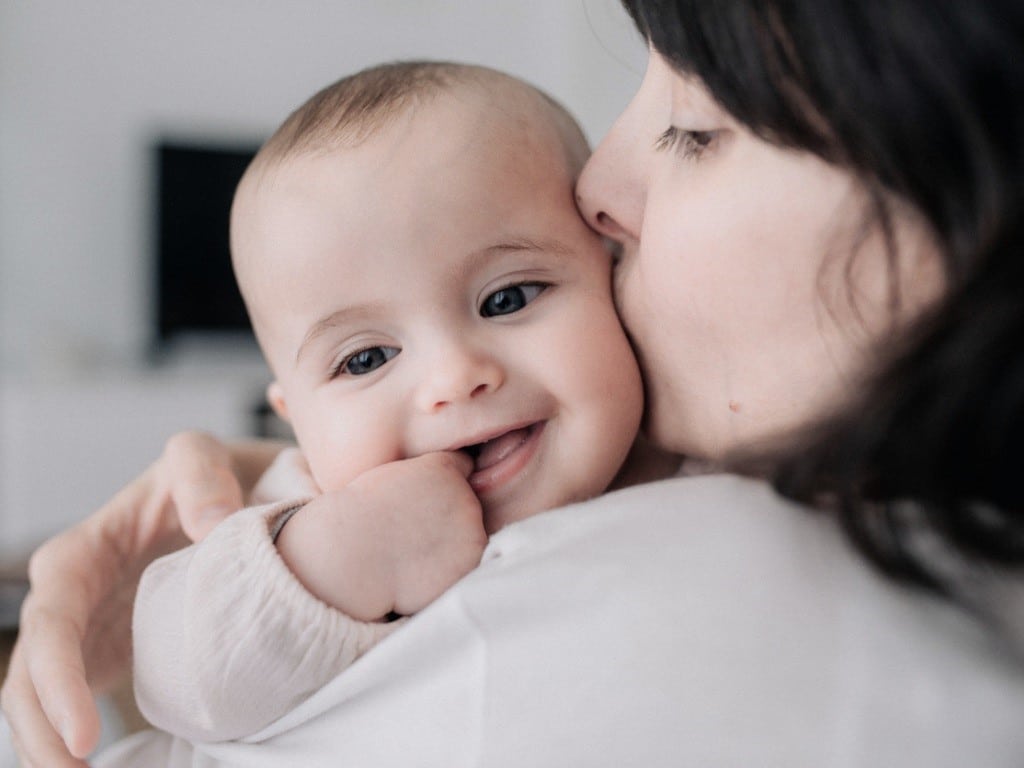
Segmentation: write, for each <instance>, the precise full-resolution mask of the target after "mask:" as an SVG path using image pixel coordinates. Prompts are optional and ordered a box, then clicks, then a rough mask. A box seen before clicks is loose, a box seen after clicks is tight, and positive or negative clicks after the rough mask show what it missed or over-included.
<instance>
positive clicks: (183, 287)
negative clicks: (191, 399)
mask: <svg viewBox="0 0 1024 768" xmlns="http://www.w3.org/2000/svg"><path fill="white" fill-rule="evenodd" d="M257 149H258V147H257V146H253V145H244V146H222V145H217V146H212V145H202V144H190V143H178V142H170V141H161V142H159V143H158V144H157V146H156V154H157V161H156V164H157V168H156V172H157V211H156V219H157V224H156V260H157V286H156V292H157V296H156V313H157V322H156V325H157V328H156V336H157V338H156V344H157V347H158V348H160V349H163V348H166V347H167V345H168V344H169V343H170V342H171V341H172V340H173V339H175V337H180V336H184V335H188V336H191V337H195V336H197V335H202V334H207V335H210V334H216V335H218V336H220V335H225V334H237V335H247V336H251V334H252V330H251V327H250V325H249V320H248V317H247V316H246V313H245V307H244V306H243V304H242V297H241V296H240V295H239V293H238V288H237V287H236V285H235V279H234V276H233V275H232V273H231V257H230V253H229V250H228V216H229V213H230V210H231V199H232V196H233V195H234V191H235V186H236V185H237V184H238V180H239V179H240V178H241V176H242V172H243V171H244V170H245V168H246V166H247V165H248V164H249V161H250V160H252V158H253V155H255V153H256V150H257Z"/></svg>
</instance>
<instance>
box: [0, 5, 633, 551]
mask: <svg viewBox="0 0 1024 768" xmlns="http://www.w3.org/2000/svg"><path fill="white" fill-rule="evenodd" d="M417 57H418V58H449V59H456V60H464V61H470V62H477V63H482V64H488V65H491V66H495V67H498V68H501V69H505V70H507V71H509V72H511V73H513V74H516V75H519V76H522V77H524V78H526V79H528V80H530V81H531V82H533V83H535V84H537V85H539V86H541V87H542V88H544V89H545V90H547V91H548V92H550V93H551V94H552V95H553V96H555V97H556V98H558V99H560V100H561V101H562V102H563V103H565V104H566V106H568V107H569V108H570V109H571V110H572V111H573V112H574V113H575V114H576V115H577V116H578V117H579V119H580V121H581V123H582V124H583V126H584V128H585V130H586V131H587V133H588V135H589V136H590V138H591V140H592V141H596V140H598V139H600V137H601V136H602V135H603V133H604V132H605V131H606V130H607V128H608V127H609V126H610V124H611V122H612V121H613V119H614V117H615V116H616V114H617V113H618V111H619V110H620V109H621V108H622V107H623V106H624V105H625V104H626V102H627V101H628V99H629V97H630V95H631V93H632V91H633V89H634V88H635V86H636V84H637V83H638V82H639V80H640V77H641V76H642V71H643V60H644V58H645V50H644V47H643V45H642V43H641V41H640V38H639V36H638V35H637V34H636V32H635V31H634V30H633V28H632V25H631V23H630V21H629V19H628V17H627V16H626V14H625V13H624V12H623V11H622V10H621V8H620V7H619V5H618V1H617V0H288V1H287V2H285V0H146V1H143V2H130V1H129V0H89V2H80V1H79V0H26V1H24V2H22V1H20V0H0V556H3V555H4V554H5V553H6V552H20V551H22V550H24V548H25V547H26V546H28V545H31V544H32V543H33V542H35V541H36V540H38V539H39V538H40V537H41V536H43V535H46V534H48V533H50V532H52V531H54V530H56V529H58V528H60V527H62V526H64V525H66V524H68V523H69V522H71V521H73V520H75V519H78V518H79V517H81V516H83V515H84V514H86V513H88V512H89V511H91V510H92V509H93V508H94V506H95V505H96V504H98V503H99V502H100V501H102V500H103V499H105V498H107V497H108V496H109V495H110V493H111V492H112V491H113V490H115V489H116V487H119V486H120V485H121V484H122V483H123V482H124V481H125V480H126V479H127V478H128V477H130V476H133V475H134V474H135V473H136V472H137V471H139V469H141V468H142V467H143V466H145V464H146V463H148V462H149V461H150V460H151V459H152V458H154V457H155V456H156V454H157V453H158V451H159V448H160V446H161V444H162V441H163V439H164V438H165V437H166V436H167V435H168V433H169V432H171V431H173V430H175V429H180V428H182V427H186V426H197V427H203V428H207V429H211V430H213V431H216V432H218V433H220V434H228V435H230V434H235V433H239V432H242V431H244V429H245V427H244V422H245V409H247V408H249V407H250V406H251V403H252V399H253V397H254V395H253V391H254V386H256V385H258V384H259V383H260V381H259V373H257V374H256V375H255V384H254V376H253V374H252V370H251V369H246V372H245V373H244V374H239V373H237V372H232V373H230V375H229V374H227V373H224V372H223V370H221V369H220V368H217V367H213V368H204V367H203V365H199V366H193V367H192V368H189V369H188V370H187V371H186V372H184V373H182V372H181V371H177V372H168V371H159V370H157V371H152V370H147V369H146V368H145V365H144V354H143V353H144V350H145V347H146V343H147V340H148V339H149V338H150V333H151V332H150V330H149V327H148V323H149V319H150V313H151V307H150V296H151V292H150V288H151V285H150V284H151V274H150V260H151V254H150V251H149V248H150V245H149V238H150V226H151V216H152V210H151V208H152V206H151V199H150V191H151V186H152V180H151V178H150V175H149V174H150V167H149V159H150V156H149V146H150V143H151V142H152V140H153V139H154V138H155V137H157V136H161V135H172V136H177V137H185V138H188V137H197V138H214V139H233V138H243V139H250V140H251V139H259V138H263V137H265V136H266V135H268V134H269V132H270V131H271V130H272V129H273V128H274V126H276V125H277V123H279V122H280V120H281V119H282V118H283V117H284V116H285V115H286V114H287V113H288V112H289V111H290V110H291V109H292V108H294V107H295V106H296V105H298V104H299V103H300V102H302V101H303V100H304V99H305V98H306V97H307V96H309V95H310V94H311V93H313V92H314V91H315V90H317V89H318V88H320V87H322V86H323V85H326V84H327V83H329V82H331V81H333V80H335V79H337V78H338V77H340V76H342V75H344V74H346V73H348V72H351V71H354V70H356V69H359V68H362V67H364V66H367V65H369V64H374V63H378V62H381V61H384V60H389V59H396V58H417ZM256 388H257V390H258V387H256ZM255 397H258V394H257V395H255Z"/></svg>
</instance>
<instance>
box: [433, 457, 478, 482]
mask: <svg viewBox="0 0 1024 768" xmlns="http://www.w3.org/2000/svg"><path fill="white" fill-rule="evenodd" d="M438 456H439V457H441V460H442V461H443V462H444V463H446V464H448V466H450V467H451V468H452V469H454V470H455V471H456V472H458V473H459V474H460V475H462V476H463V477H469V476H470V475H471V474H472V472H473V459H471V458H470V457H469V454H466V453H463V452H462V451H444V452H442V453H439V454H438Z"/></svg>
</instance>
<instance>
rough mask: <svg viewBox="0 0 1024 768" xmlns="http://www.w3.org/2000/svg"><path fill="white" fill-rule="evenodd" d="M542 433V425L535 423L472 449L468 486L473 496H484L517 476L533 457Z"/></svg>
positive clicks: (510, 431) (542, 423)
mask: <svg viewBox="0 0 1024 768" xmlns="http://www.w3.org/2000/svg"><path fill="white" fill-rule="evenodd" d="M543 430H544V422H536V423H534V424H530V425H529V426H527V427H521V428H519V429H512V430H509V431H508V432H505V433H504V434H501V435H498V436H497V437H495V438H493V439H491V440H488V441H487V442H486V443H482V444H480V445H478V446H474V451H473V472H472V473H471V474H470V476H469V485H470V487H471V488H472V489H473V490H474V491H476V493H477V494H485V493H488V492H490V491H493V490H495V489H496V488H499V487H500V486H502V485H504V484H505V483H506V482H508V481H509V480H511V479H512V478H513V477H515V476H516V475H518V474H519V472H520V471H521V470H522V469H523V467H525V466H526V465H527V464H528V463H529V461H530V459H531V458H533V454H534V453H535V452H536V450H537V445H538V444H539V442H540V441H539V437H540V434H541V432H542V431H543Z"/></svg>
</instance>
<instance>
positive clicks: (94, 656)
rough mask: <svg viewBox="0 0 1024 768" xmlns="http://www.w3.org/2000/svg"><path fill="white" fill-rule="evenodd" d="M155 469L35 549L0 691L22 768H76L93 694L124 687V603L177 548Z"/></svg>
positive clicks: (86, 746)
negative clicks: (144, 575) (148, 570)
mask: <svg viewBox="0 0 1024 768" xmlns="http://www.w3.org/2000/svg"><path fill="white" fill-rule="evenodd" d="M161 477H162V475H161V472H160V467H159V466H158V465H155V466H154V467H151V468H150V469H149V470H147V471H146V472H145V473H143V474H142V475H141V476H140V477H139V478H137V479H136V480H135V481H133V482H132V483H131V484H129V485H128V486H127V487H125V488H124V489H123V490H122V491H121V492H120V493H118V494H117V496H115V497H114V498H113V499H111V500H110V501H109V502H108V503H107V504H105V505H104V506H103V507H102V508H101V509H100V510H99V511H98V512H96V513H95V514H93V515H91V516H90V517H88V518H86V519H85V520H83V521H82V522H81V523H79V524H78V525H76V526H75V527H74V528H71V529H69V530H67V531H65V532H64V533H61V534H60V535H58V536H56V537H54V538H52V539H50V540H49V541H48V542H46V543H45V544H44V545H43V546H42V547H40V548H39V549H38V550H37V551H36V552H35V554H33V555H32V559H31V560H30V562H29V581H30V583H31V591H30V592H29V595H28V597H27V598H26V599H25V603H24V605H23V607H22V612H21V625H20V627H19V631H18V642H17V645H16V647H15V652H14V655H13V658H12V663H11V668H10V671H9V675H8V679H7V682H6V683H5V686H4V690H3V708H4V712H5V714H6V715H7V720H8V724H9V726H10V729H11V734H12V738H13V739H14V741H15V742H16V743H17V744H18V750H19V751H20V753H21V755H22V756H23V760H25V761H26V762H27V764H29V765H43V766H61V765H75V766H77V765H82V763H81V762H79V761H76V760H74V759H73V757H72V756H75V757H84V756H85V755H87V754H88V753H89V752H90V751H91V750H92V749H93V748H94V747H95V745H96V743H97V741H98V740H99V736H100V720H99V713H98V712H97V710H96V705H95V702H94V701H93V694H92V691H91V690H90V688H91V687H97V688H104V687H108V686H109V685H111V684H112V683H113V682H115V681H117V680H119V679H123V677H124V675H125V674H126V673H127V672H128V660H129V658H130V642H131V639H130V629H129V628H130V621H131V597H132V595H133V594H134V591H135V588H136V586H137V584H138V578H139V574H140V573H141V572H142V569H143V568H144V567H145V566H146V565H147V564H148V563H149V562H151V561H152V560H153V558H154V557H156V556H158V555H160V554H163V553H164V552H167V551H170V550H172V549H174V548H176V547H179V546H181V545H182V544H183V538H184V537H183V536H182V535H181V529H180V527H179V526H178V522H177V517H176V516H175V515H174V514H173V510H171V509H170V507H169V505H168V503H167V494H166V491H165V489H164V488H165V486H164V483H163V482H162V480H161Z"/></svg>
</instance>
